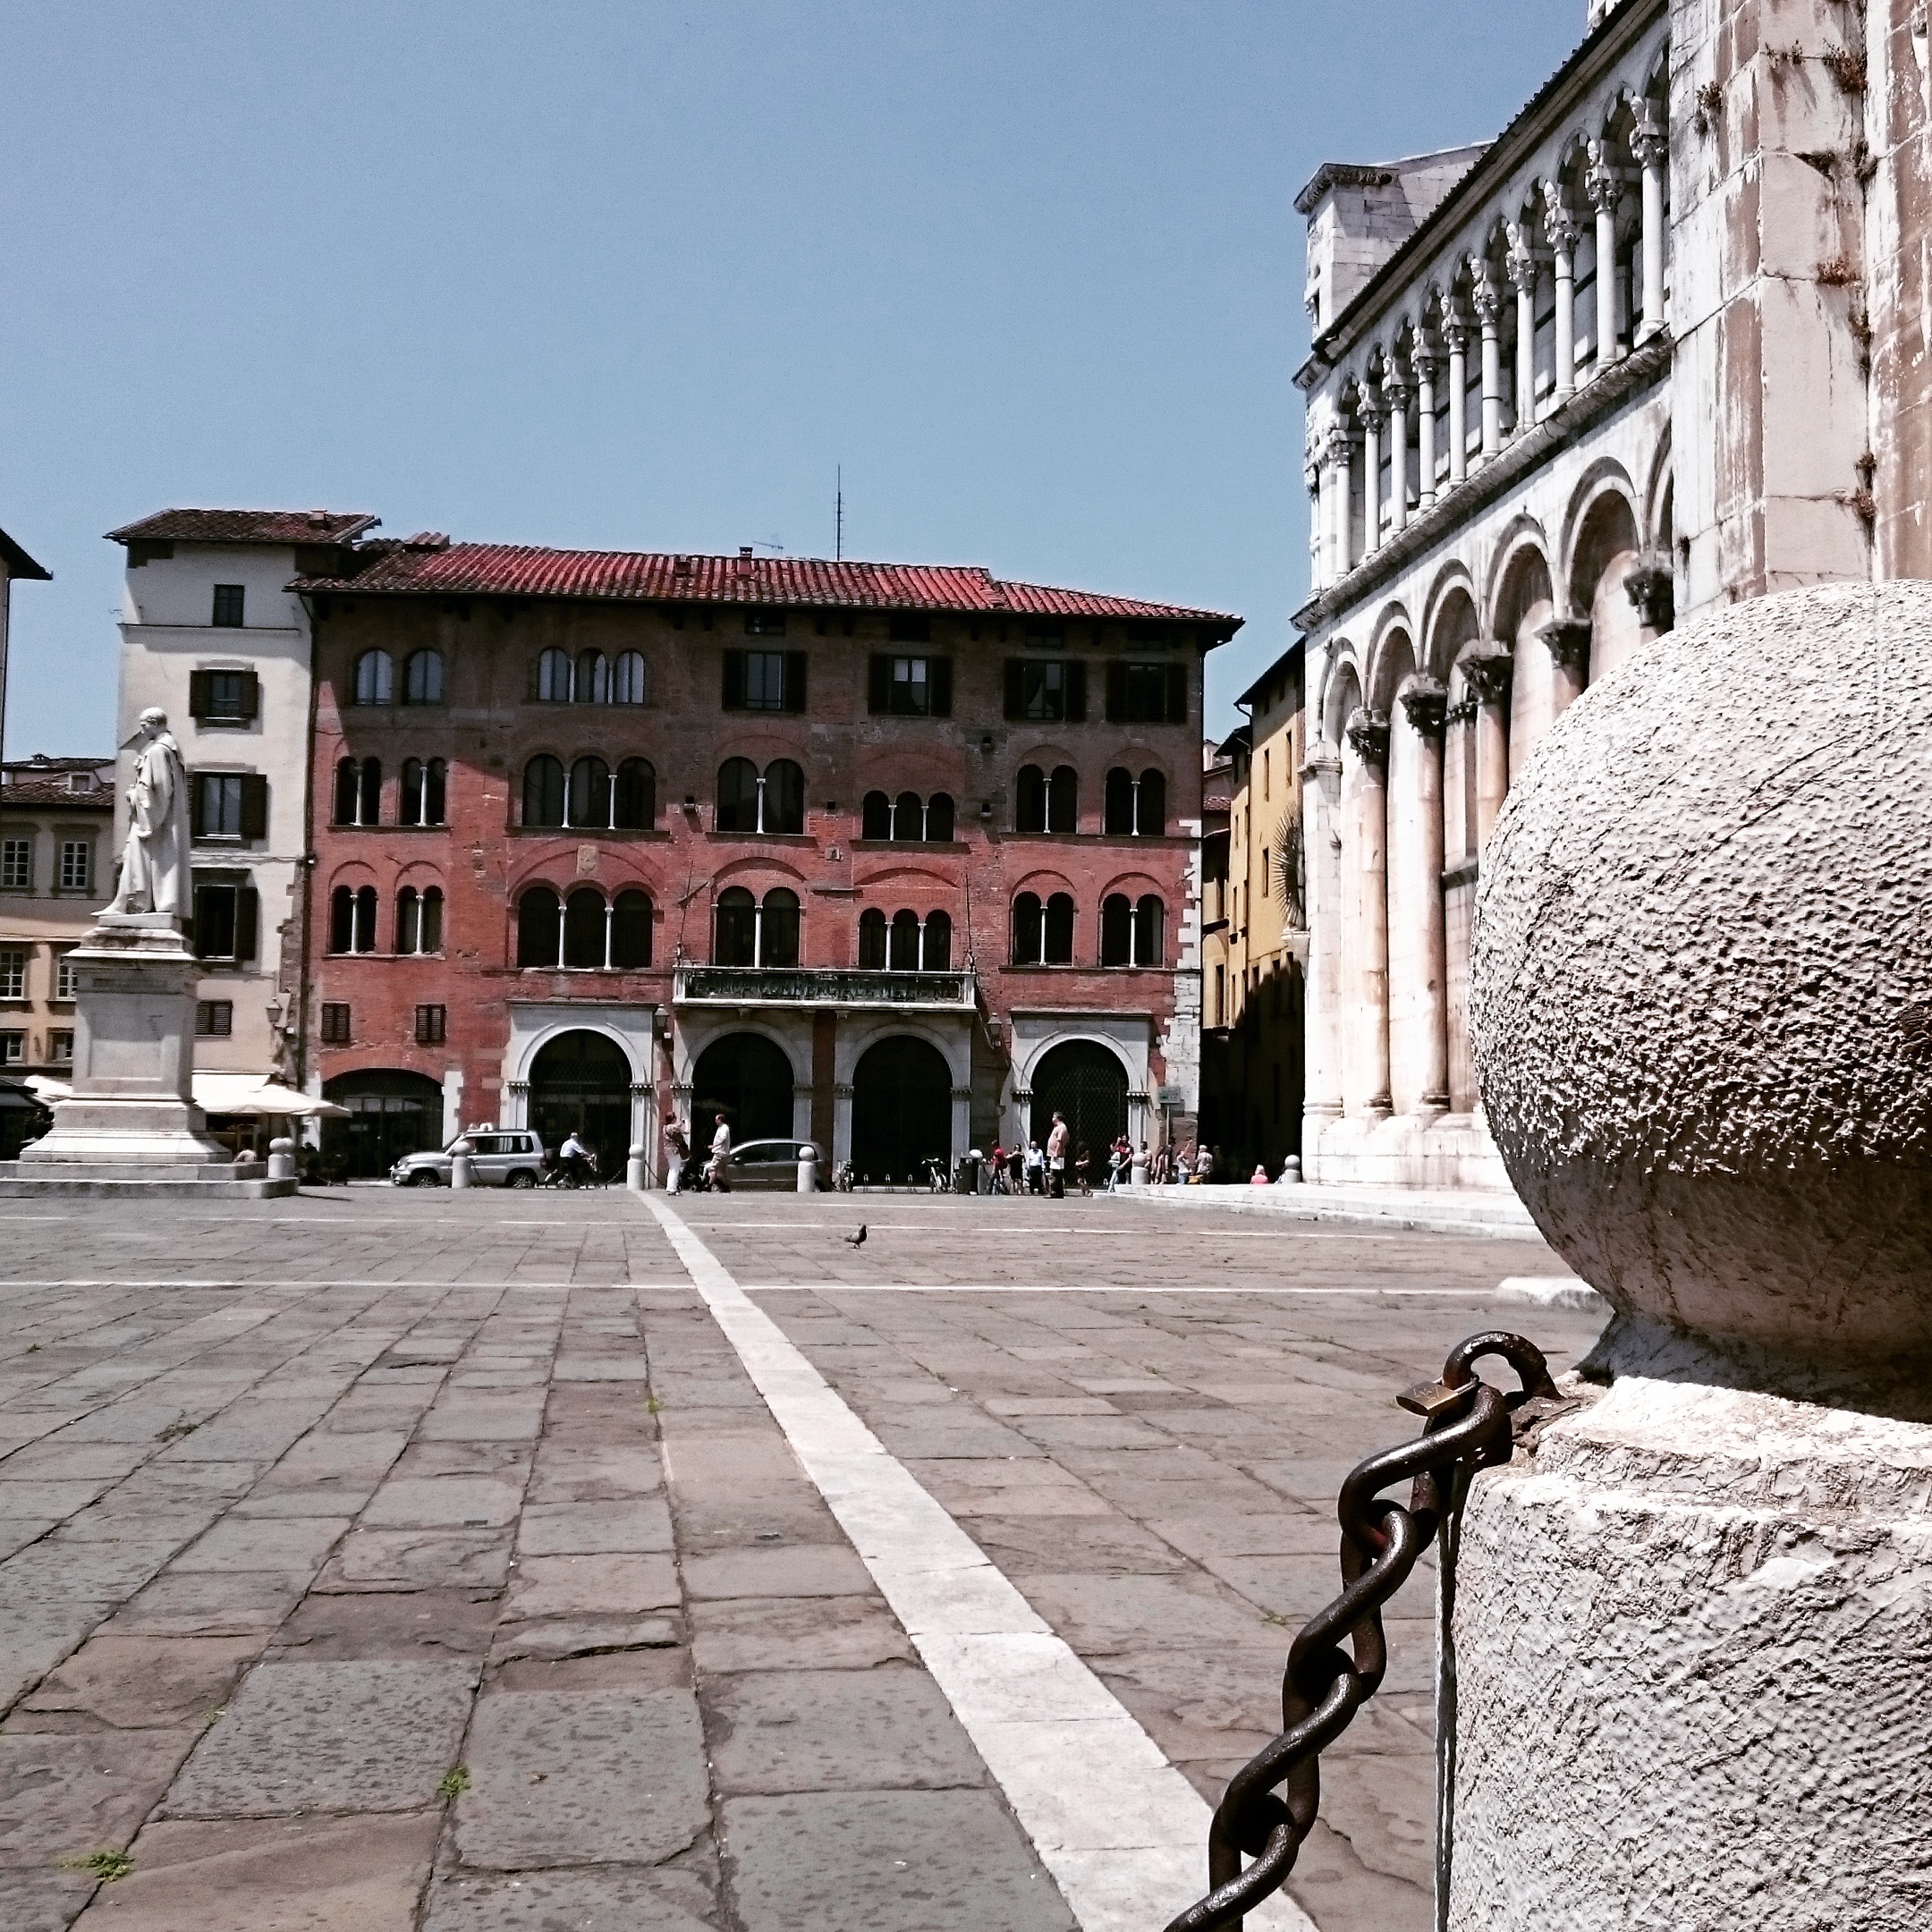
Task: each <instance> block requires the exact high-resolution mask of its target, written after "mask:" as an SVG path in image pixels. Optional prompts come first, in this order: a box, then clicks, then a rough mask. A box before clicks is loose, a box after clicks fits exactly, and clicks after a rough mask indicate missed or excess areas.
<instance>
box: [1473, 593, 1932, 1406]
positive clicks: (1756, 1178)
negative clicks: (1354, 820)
mask: <svg viewBox="0 0 1932 1932" xmlns="http://www.w3.org/2000/svg"><path fill="white" fill-rule="evenodd" d="M1928 665H1932V584H1927V583H1893V584H1885V585H1883V586H1879V587H1876V588H1875V587H1873V586H1870V585H1830V586H1825V587H1821V588H1818V589H1806V590H1796V591H1791V592H1787V593H1784V594H1782V595H1779V596H1776V597H1764V598H1761V599H1759V600H1758V601H1757V602H1755V603H1749V604H1741V605H1737V606H1733V607H1731V608H1728V609H1726V610H1724V611H1722V612H1720V613H1718V614H1716V615H1714V616H1711V617H1708V618H1707V619H1704V620H1702V621H1700V622H1699V623H1694V624H1692V625H1691V626H1689V627H1687V628H1686V629H1684V630H1682V631H1673V632H1670V633H1668V634H1667V635H1665V636H1664V637H1662V638H1659V639H1658V640H1656V642H1654V643H1653V644H1650V645H1648V646H1646V647H1645V648H1643V649H1641V650H1640V651H1638V652H1636V653H1634V654H1633V655H1632V656H1631V657H1630V658H1629V659H1627V660H1626V661H1625V662H1624V663H1623V665H1620V666H1619V667H1618V668H1617V669H1616V670H1615V671H1614V672H1612V673H1611V674H1609V675H1608V676H1606V678H1605V679H1604V680H1603V681H1602V682H1601V683H1598V684H1596V685H1594V686H1592V687H1591V688H1590V689H1589V691H1586V692H1585V693H1584V694H1583V696H1582V697H1581V698H1580V699H1578V700H1577V702H1576V703H1574V704H1573V705H1572V706H1571V707H1570V708H1569V709H1568V710H1567V711H1566V712H1565V713H1564V714H1563V716H1562V718H1561V719H1560V720H1559V721H1558V722H1557V724H1556V725H1555V728H1554V729H1553V730H1552V731H1551V732H1550V733H1548V735H1547V736H1546V739H1545V740H1544V741H1543V742H1542V744H1541V745H1540V746H1539V747H1538V750H1537V752H1536V755H1535V756H1534V757H1533V758H1531V759H1530V762H1529V765H1528V767H1527V768H1526V769H1525V771H1524V772H1523V774H1522V776H1521V778H1520V779H1519V780H1518V781H1517V783H1516V784H1515V786H1514V787H1513V789H1512V791H1511V792H1510V794H1509V798H1508V801H1507V802H1506V804H1505V805H1504V809H1503V812H1502V814H1501V816H1500V818H1498V820H1497V822H1496V832H1495V835H1494V837H1493V839H1492V842H1491V843H1490V845H1489V847H1488V850H1487V852H1485V854H1484V856H1483V860H1482V873H1481V881H1480V885H1479V891H1478V895H1477V905H1476V924H1475V934H1474V940H1473V948H1472V959H1471V970H1470V977H1471V988H1470V1006H1471V1013H1470V1027H1471V1032H1472V1036H1473V1045H1474V1049H1475V1056H1476V1065H1477V1072H1478V1077H1479V1083H1480V1087H1481V1091H1482V1098H1483V1105H1484V1107H1485V1109H1486V1111H1487V1116H1488V1122H1489V1126H1490V1129H1491V1131H1492V1132H1493V1133H1494V1134H1495V1137H1496V1144H1497V1146H1498V1148H1500V1149H1501V1152H1502V1156H1503V1160H1504V1165H1505V1166H1506V1167H1507V1168H1508V1170H1509V1174H1510V1178H1511V1180H1512V1181H1513V1182H1515V1185H1516V1189H1517V1191H1518V1192H1519V1193H1520V1194H1521V1196H1522V1199H1523V1200H1524V1202H1525V1204H1526V1205H1527V1206H1528V1208H1529V1209H1530V1213H1531V1215H1533V1216H1535V1219H1536V1222H1537V1224H1538V1227H1540V1228H1541V1229H1542V1231H1543V1233H1544V1234H1545V1235H1546V1237H1547V1239H1548V1240H1549V1241H1550V1244H1551V1245H1552V1246H1553V1247H1554V1248H1555V1250H1557V1252H1558V1253H1559V1254H1561V1255H1562V1256H1563V1258H1564V1259H1565V1260H1567V1261H1568V1262H1569V1263H1570V1265H1571V1266H1572V1267H1573V1268H1575V1270H1576V1271H1577V1273H1578V1274H1579V1275H1581V1276H1582V1277H1583V1278H1584V1279H1585V1280H1586V1281H1588V1282H1589V1283H1590V1284H1592V1285H1593V1286H1594V1287H1596V1288H1597V1290H1599V1291H1600V1292H1602V1293H1603V1294H1604V1295H1605V1296H1606V1298H1607V1299H1608V1300H1609V1301H1610V1302H1611V1304H1612V1306H1613V1308H1614V1309H1615V1311H1616V1313H1615V1317H1614V1319H1613V1321H1612V1324H1611V1326H1610V1329H1609V1331H1608V1333H1607V1334H1606V1337H1605V1341H1604V1343H1603V1344H1602V1346H1601V1347H1600V1349H1599V1351H1598V1356H1597V1366H1599V1367H1601V1368H1604V1369H1609V1370H1612V1371H1624V1372H1640V1373H1654V1374H1664V1375H1671V1374H1676V1375H1682V1376H1691V1377H1696V1378H1698V1379H1703V1380H1721V1381H1728V1382H1732V1383H1733V1384H1741V1385H1755V1386H1760V1387H1766V1388H1772V1389H1775V1390H1778V1391H1779V1392H1781V1393H1784V1394H1795V1395H1811V1396H1814V1397H1817V1398H1818V1399H1825V1400H1839V1399H1845V1400H1850V1401H1852V1403H1853V1404H1854V1405H1856V1406H1873V1407H1881V1408H1892V1409H1894V1410H1897V1411H1901V1412H1904V1411H1912V1412H1917V1411H1921V1410H1923V1408H1924V1406H1925V1402H1926V1401H1927V1400H1928V1399H1932V1397H1928V1395H1927V1393H1926V1392H1927V1391H1928V1390H1932V1375H1928V1374H1927V1372H1926V1371H1927V1370H1928V1369H1932V680H1928ZM1847 1392H1850V1394H1849V1395H1848V1394H1847ZM1874 1392H1876V1393H1874Z"/></svg>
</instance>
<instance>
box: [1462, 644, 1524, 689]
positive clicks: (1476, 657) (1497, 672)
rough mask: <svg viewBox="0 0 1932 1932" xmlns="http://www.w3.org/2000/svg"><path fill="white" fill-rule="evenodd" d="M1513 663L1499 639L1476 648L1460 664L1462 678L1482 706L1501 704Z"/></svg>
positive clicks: (1507, 687)
mask: <svg viewBox="0 0 1932 1932" xmlns="http://www.w3.org/2000/svg"><path fill="white" fill-rule="evenodd" d="M1515 671H1516V660H1515V659H1514V658H1513V657H1512V656H1511V655H1510V648H1509V646H1508V645H1507V644H1505V643H1504V642H1503V641H1502V640H1501V639H1500V638H1490V639H1488V640H1487V641H1486V642H1484V643H1482V644H1479V645H1478V646H1477V648H1475V649H1474V650H1473V651H1471V652H1470V655H1469V656H1468V657H1465V658H1464V659H1463V660H1462V677H1463V681H1464V682H1466V683H1467V684H1468V686H1469V688H1470V690H1471V691H1474V692H1475V693H1476V696H1477V699H1479V702H1481V703H1483V704H1501V703H1503V702H1504V699H1506V698H1507V697H1508V696H1509V688H1510V680H1511V678H1512V677H1513V676H1514V675H1515Z"/></svg>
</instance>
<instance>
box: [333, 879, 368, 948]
mask: <svg viewBox="0 0 1932 1932" xmlns="http://www.w3.org/2000/svg"><path fill="white" fill-rule="evenodd" d="M358 910H359V904H358V899H357V894H356V891H355V888H354V887H353V886H352V885H338V886H337V887H336V888H335V891H334V892H333V893H331V894H329V948H328V949H329V951H330V952H331V953H367V952H369V951H370V950H371V948H373V946H374V945H375V944H376V940H375V934H374V927H375V918H376V893H375V888H374V887H373V886H371V887H369V928H370V930H369V937H368V938H367V940H366V941H365V940H362V939H361V938H360V935H359V932H358V929H357V919H356V914H357V911H358Z"/></svg>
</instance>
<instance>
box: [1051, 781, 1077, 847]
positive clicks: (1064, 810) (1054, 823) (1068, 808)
mask: <svg viewBox="0 0 1932 1932" xmlns="http://www.w3.org/2000/svg"><path fill="white" fill-rule="evenodd" d="M1047 830H1048V831H1049V832H1058V833H1060V834H1061V835H1066V834H1068V833H1072V832H1078V831H1079V830H1080V774H1079V773H1078V772H1076V771H1075V770H1074V769H1073V767H1072V766H1071V765H1055V767H1054V773H1053V776H1052V777H1051V778H1049V779H1048V780H1047Z"/></svg>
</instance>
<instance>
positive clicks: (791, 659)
mask: <svg viewBox="0 0 1932 1932" xmlns="http://www.w3.org/2000/svg"><path fill="white" fill-rule="evenodd" d="M784 708H785V709H786V710H787V711H802V710H803V709H804V708H805V653H804V652H803V651H801V650H788V651H787V652H786V653H785V654H784Z"/></svg>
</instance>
